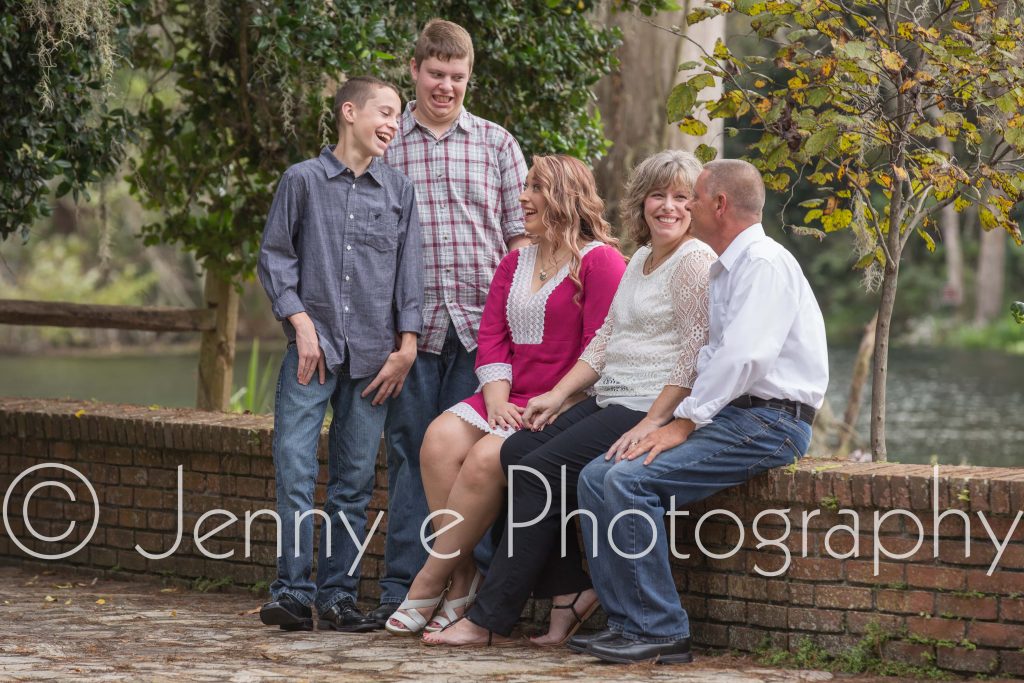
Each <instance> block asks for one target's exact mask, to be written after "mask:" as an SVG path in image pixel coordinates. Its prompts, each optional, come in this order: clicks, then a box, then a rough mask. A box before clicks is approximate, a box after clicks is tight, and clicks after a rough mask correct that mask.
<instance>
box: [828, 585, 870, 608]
mask: <svg viewBox="0 0 1024 683" xmlns="http://www.w3.org/2000/svg"><path fill="white" fill-rule="evenodd" d="M871 596H872V590H871V589H870V588H853V587H848V586H818V587H817V588H815V589H814V604H815V606H816V607H838V608H839V609H871V606H872V598H871Z"/></svg>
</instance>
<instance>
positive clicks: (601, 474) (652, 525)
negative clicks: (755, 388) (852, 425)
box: [577, 406, 811, 642]
mask: <svg viewBox="0 0 1024 683" xmlns="http://www.w3.org/2000/svg"><path fill="white" fill-rule="evenodd" d="M810 439H811V428H810V426H809V425H807V424H806V423H804V422H800V421H799V420H797V419H796V418H794V417H792V416H791V415H789V414H788V413H786V412H784V411H781V410H776V409H772V408H750V409H744V408H735V407H732V406H726V407H725V408H724V409H722V411H721V412H719V413H718V415H716V416H715V418H714V420H713V421H712V423H711V424H709V425H706V426H704V427H702V428H700V429H698V430H696V431H694V432H693V433H692V434H691V435H690V437H689V438H688V439H687V440H686V441H685V442H683V443H682V444H680V445H679V446H676V447H675V448H671V449H669V450H667V451H665V452H663V453H661V454H659V455H658V456H657V458H655V460H654V462H652V463H651V464H650V465H644V464H643V461H644V458H643V457H641V458H637V459H636V460H632V461H630V460H623V461H621V462H617V463H616V462H614V461H612V462H606V461H605V460H604V458H598V459H596V460H594V461H592V462H591V463H590V464H588V465H587V466H586V467H585V468H583V472H582V473H581V474H580V480H579V488H578V492H577V495H578V497H579V503H580V508H581V509H583V510H588V511H590V512H592V513H593V514H594V516H595V518H596V520H597V529H596V534H595V529H594V527H593V524H592V523H591V520H590V519H589V517H588V516H587V515H581V520H582V524H583V539H584V542H585V543H586V545H587V562H588V563H589V566H590V576H591V579H592V580H593V582H594V588H595V590H597V593H598V596H599V597H600V599H601V606H602V607H603V608H604V610H605V612H606V613H607V614H608V623H609V625H610V628H612V629H613V630H616V631H620V632H621V634H622V635H623V636H624V637H626V638H630V639H634V640H636V639H639V638H643V639H645V640H648V641H651V642H672V641H675V640H679V639H680V638H686V637H689V635H690V623H689V618H688V617H687V614H686V610H685V609H683V607H682V605H681V604H680V599H679V593H678V592H677V591H676V586H675V581H674V580H673V577H672V568H671V565H670V559H671V557H670V552H669V539H668V534H667V530H666V524H665V519H664V517H665V513H666V512H668V511H670V510H671V509H673V498H674V509H675V510H683V509H685V508H687V506H689V505H692V504H693V503H696V502H698V501H701V500H703V499H705V498H707V497H708V496H710V495H712V494H714V493H716V492H717V491H721V490H722V489H726V488H729V487H732V486H736V485H737V484H742V483H743V482H745V481H747V480H748V479H750V478H751V477H754V476H756V475H758V474H760V473H762V472H764V471H766V470H769V469H771V468H773V467H778V466H780V465H787V464H789V463H792V462H795V461H796V460H798V459H799V458H800V457H802V456H803V454H804V452H806V450H807V446H808V444H809V443H810ZM616 517H618V518H617V519H616ZM609 525H612V529H611V532H610V533H609V531H608V528H609ZM595 536H596V538H597V542H596V544H595V542H594V538H595ZM609 537H610V538H609ZM612 544H614V545H612ZM595 552H596V557H595Z"/></svg>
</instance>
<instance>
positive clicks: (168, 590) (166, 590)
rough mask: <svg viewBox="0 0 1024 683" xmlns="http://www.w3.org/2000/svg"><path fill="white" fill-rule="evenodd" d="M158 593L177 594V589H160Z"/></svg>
mask: <svg viewBox="0 0 1024 683" xmlns="http://www.w3.org/2000/svg"><path fill="white" fill-rule="evenodd" d="M160 592H161V593H177V592H178V589H177V588H161V589H160Z"/></svg>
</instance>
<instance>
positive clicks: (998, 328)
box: [944, 318, 1024, 354]
mask: <svg viewBox="0 0 1024 683" xmlns="http://www.w3.org/2000/svg"><path fill="white" fill-rule="evenodd" d="M944 342H945V343H946V344H948V345H950V346H955V347H959V348H966V349H979V350H983V349H997V350H1000V351H1005V352H1007V353H1016V354H1024V333H1022V331H1021V329H1020V327H1019V325H1017V324H1015V323H1014V322H1013V321H1012V320H1009V319H1007V318H998V319H996V320H995V321H994V322H992V323H991V324H989V325H985V326H982V327H975V326H971V325H964V326H960V327H958V328H956V329H955V330H953V332H952V333H951V334H950V335H949V337H948V338H947V339H945V340H944Z"/></svg>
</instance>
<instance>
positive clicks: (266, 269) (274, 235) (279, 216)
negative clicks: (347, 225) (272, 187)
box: [256, 170, 306, 320]
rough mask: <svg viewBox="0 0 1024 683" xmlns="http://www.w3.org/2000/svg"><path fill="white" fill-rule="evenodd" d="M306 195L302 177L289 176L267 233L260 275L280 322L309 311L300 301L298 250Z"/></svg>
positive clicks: (275, 203)
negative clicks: (296, 244) (297, 245)
mask: <svg viewBox="0 0 1024 683" xmlns="http://www.w3.org/2000/svg"><path fill="white" fill-rule="evenodd" d="M305 194H306V189H305V186H304V183H303V181H302V176H301V175H299V174H298V173H293V172H291V170H289V171H288V172H286V173H285V174H284V175H283V176H282V177H281V182H280V183H279V184H278V186H277V192H276V193H275V194H274V201H273V203H272V204H271V205H270V214H269V215H268V216H267V224H266V226H265V227H264V229H263V243H262V245H261V246H260V255H259V259H258V261H257V265H256V272H257V275H258V276H259V280H260V284H262V285H263V289H264V290H265V291H266V292H267V297H268V298H269V299H270V306H271V309H272V310H273V312H274V317H276V318H277V319H278V320H284V319H285V318H287V317H289V316H291V315H294V314H296V313H301V312H302V311H304V310H306V309H305V306H303V304H302V300H301V299H300V298H299V258H298V254H297V253H296V250H295V237H296V234H297V229H298V226H299V224H300V222H301V220H302V210H303V207H304V205H305Z"/></svg>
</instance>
